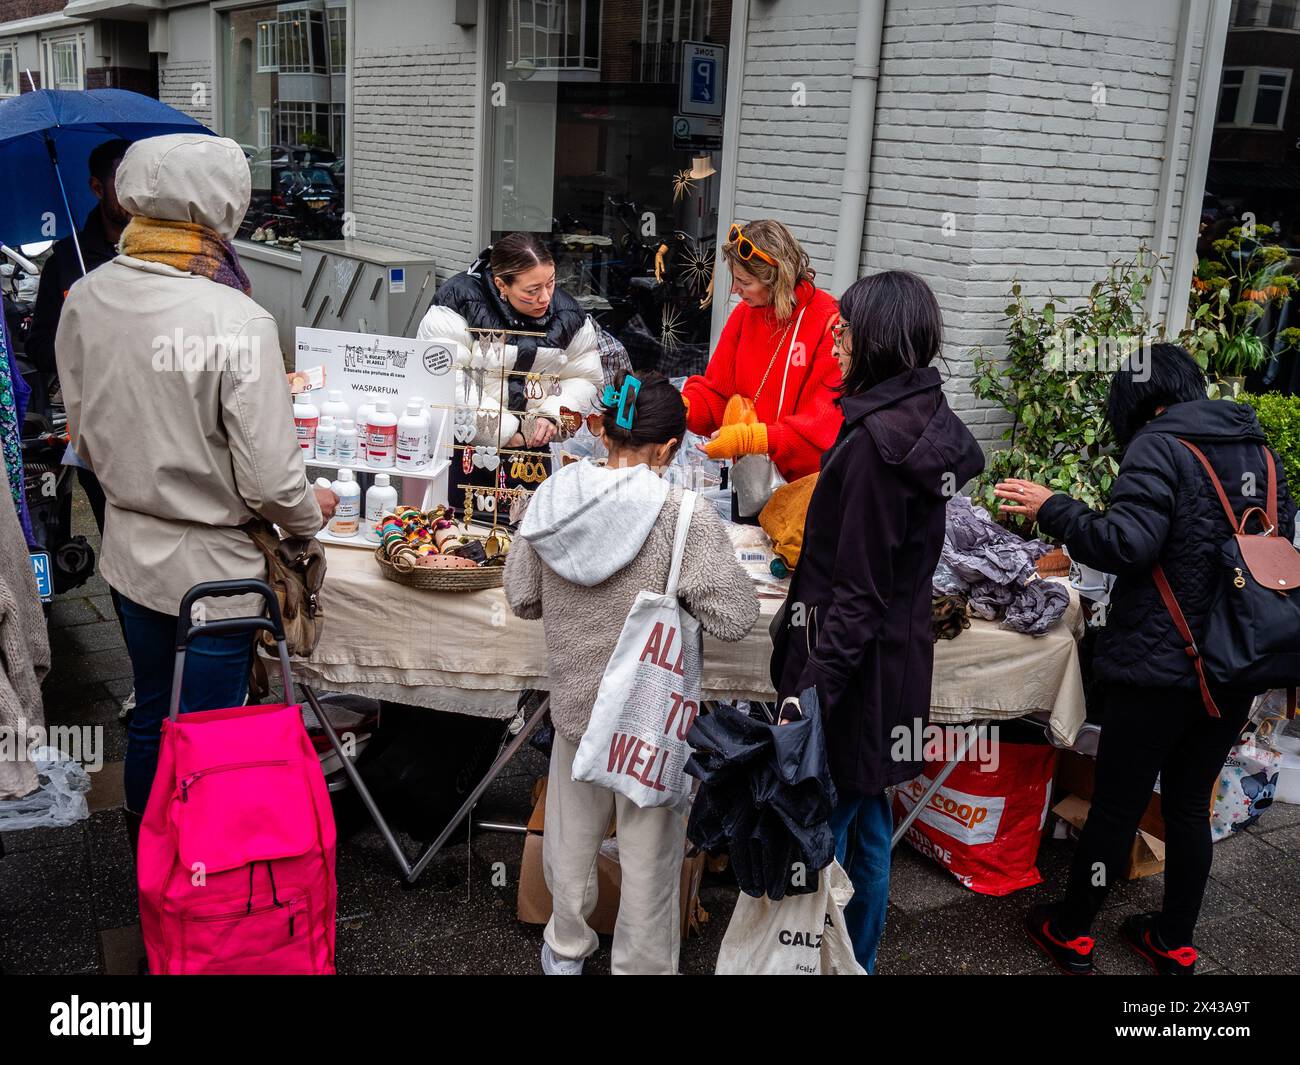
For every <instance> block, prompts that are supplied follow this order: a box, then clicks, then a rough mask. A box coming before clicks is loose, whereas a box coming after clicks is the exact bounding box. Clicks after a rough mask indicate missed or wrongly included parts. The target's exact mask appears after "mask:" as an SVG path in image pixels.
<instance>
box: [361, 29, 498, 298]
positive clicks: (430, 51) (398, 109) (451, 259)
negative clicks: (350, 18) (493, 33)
mask: <svg viewBox="0 0 1300 1065" xmlns="http://www.w3.org/2000/svg"><path fill="white" fill-rule="evenodd" d="M358 51H359V54H358V55H357V57H356V61H355V64H354V75H353V79H354V80H353V85H354V89H353V100H352V107H353V133H352V149H351V152H350V153H349V158H348V180H349V181H350V182H351V183H352V187H353V190H354V191H353V201H352V210H353V211H354V212H355V215H356V226H357V231H356V235H357V237H358V238H359V239H361V240H368V241H375V242H376V243H380V244H385V245H391V246H396V247H400V248H409V249H410V250H412V251H417V252H420V253H422V254H426V255H432V256H433V258H434V261H435V263H436V265H437V273H438V277H437V279H438V281H439V282H442V281H443V280H445V279H446V278H447V277H449V276H451V274H453V273H455V272H457V271H458V270H463V269H464V268H465V267H466V266H468V265H469V263H470V261H471V260H472V258H473V256H474V254H475V252H477V251H478V250H479V249H478V248H477V247H476V246H475V244H476V241H475V236H474V234H475V219H474V214H473V204H474V184H475V182H476V180H477V175H476V174H475V172H474V123H475V84H476V81H475V77H476V72H477V56H476V54H475V53H474V52H473V51H472V50H470V51H467V50H465V49H464V47H463V46H458V45H455V44H445V45H437V46H434V47H424V48H409V49H391V48H390V49H386V50H384V51H383V52H382V53H379V52H375V51H364V50H360V49H359V50H358Z"/></svg>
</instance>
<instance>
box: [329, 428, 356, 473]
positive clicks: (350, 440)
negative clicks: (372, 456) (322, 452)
mask: <svg viewBox="0 0 1300 1065" xmlns="http://www.w3.org/2000/svg"><path fill="white" fill-rule="evenodd" d="M357 444H358V441H357V427H356V423H355V422H353V421H352V419H351V418H344V419H343V421H342V422H341V423H340V425H339V428H338V432H337V433H335V435H334V461H335V462H337V463H338V464H339V465H340V466H356V465H357V464H358V463H357Z"/></svg>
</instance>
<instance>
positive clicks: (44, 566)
mask: <svg viewBox="0 0 1300 1065" xmlns="http://www.w3.org/2000/svg"><path fill="white" fill-rule="evenodd" d="M28 558H30V559H31V560H32V573H33V574H34V575H35V577H36V591H37V593H38V594H39V595H40V597H41V601H42V602H48V601H49V600H50V598H51V597H52V596H53V595H54V571H53V569H51V567H50V553H49V552H48V551H33V552H32V553H31V554H30V555H29V556H28Z"/></svg>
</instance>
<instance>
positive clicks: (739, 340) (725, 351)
mask: <svg viewBox="0 0 1300 1065" xmlns="http://www.w3.org/2000/svg"><path fill="white" fill-rule="evenodd" d="M804 308H806V310H804V316H803V321H802V323H800V325H799V332H798V334H797V336H795V337H794V342H795V346H794V354H793V356H792V357H791V360H790V375H789V378H788V380H787V381H786V386H785V402H784V403H783V404H782V406H781V410H780V411H779V412H778V411H777V409H776V407H777V401H778V400H779V398H780V396H781V376H782V374H783V372H784V370H785V358H786V353H787V351H789V349H790V340H791V337H790V334H789V333H787V334H786V336H785V340H784V343H783V344H782V345H781V351H780V352H779V353H778V354H777V357H776V360H775V362H772V353H773V352H774V351H775V350H776V346H777V343H778V341H779V340H780V339H781V331H782V328H783V327H785V326H786V325H787V324H788V325H789V326H790V327H791V329H793V324H794V322H795V320H796V319H797V318H798V316H799V311H800V310H802V309H804ZM838 314H839V311H838V309H837V307H836V304H835V299H834V297H832V296H831V295H830V294H829V293H826V292H823V291H821V290H820V289H818V288H815V287H814V286H813V285H812V284H811V283H810V282H808V281H800V282H799V285H798V287H797V288H796V289H795V309H794V312H793V314H791V316H790V319H789V321H788V322H780V323H779V322H777V320H776V315H775V314H774V313H773V311H772V308H771V307H770V306H769V307H760V308H752V307H750V306H749V305H747V304H744V303H742V304H740V305H739V306H738V307H737V308H736V309H735V310H734V311H732V312H731V317H730V318H728V319H727V324H726V327H725V328H724V329H723V330H722V336H721V337H720V338H719V340H718V347H717V349H716V350H715V351H714V352H713V357H712V358H711V359H710V360H709V365H708V367H707V368H706V369H705V371H704V374H703V375H702V376H695V377H692V378H690V379H689V380H688V381H687V382H686V384H685V386H684V387H683V388H682V395H683V396H685V397H686V399H687V400H688V401H689V402H690V405H691V406H690V411H689V413H688V415H687V419H686V425H687V428H689V429H690V430H691V432H693V433H699V434H700V435H701V436H708V435H709V434H710V433H712V432H714V431H715V430H716V429H718V428H719V427H720V426H721V425H722V416H723V411H724V410H725V408H726V406H727V400H729V399H730V398H731V397H732V396H733V395H742V396H746V397H748V398H750V399H752V398H754V393H755V392H757V391H758V387H759V384H760V383H761V382H762V380H763V374H764V372H765V371H766V370H767V367H768V364H769V362H771V363H772V371H771V373H769V374H768V376H767V384H766V385H764V386H763V392H762V395H760V396H759V397H758V403H757V410H758V419H759V421H761V422H764V423H766V425H767V450H768V454H769V455H771V457H772V461H773V462H775V463H776V468H777V469H778V470H780V471H781V476H783V477H784V478H785V479H786V480H787V481H793V480H796V479H797V478H799V477H803V476H806V475H807V474H810V473H816V472H817V470H818V469H819V468H820V465H821V457H822V453H823V452H824V451H826V449H827V448H829V447H830V446H831V444H833V443H834V442H835V437H836V434H837V433H839V431H840V423H841V422H842V421H843V420H844V419H843V415H842V414H841V413H840V409H839V407H838V406H837V405H836V403H835V399H836V394H835V392H834V391H833V389H834V388H835V387H836V386H837V385H838V384H839V383H840V370H839V365H838V364H837V363H836V362H835V356H834V355H833V354H832V348H833V347H834V341H833V339H832V337H831V324H832V323H833V322H834V321H835V319H836V317H837V316H838Z"/></svg>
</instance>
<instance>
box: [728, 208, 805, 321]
mask: <svg viewBox="0 0 1300 1065" xmlns="http://www.w3.org/2000/svg"><path fill="white" fill-rule="evenodd" d="M741 228H742V230H743V232H744V235H745V236H746V237H748V238H749V240H750V241H751V242H752V243H753V244H754V246H755V247H756V248H758V249H759V250H760V251H765V252H767V254H768V255H770V256H771V257H772V258H773V259H775V260H776V262H777V265H776V266H773V265H772V264H771V263H769V262H767V261H766V260H764V259H760V258H759V257H758V256H757V255H755V256H753V257H751V258H749V259H742V258H741V257H740V255H739V254H738V253H737V252H736V245H735V244H734V243H732V242H731V241H727V242H725V243H724V244H723V245H722V254H723V256H724V257H725V258H726V260H727V263H728V265H729V266H731V268H732V269H733V270H734V269H735V268H736V267H737V266H739V267H740V268H741V269H742V270H744V271H745V272H746V273H750V274H753V275H754V276H755V277H756V278H758V280H759V281H761V282H762V283H763V284H764V285H766V286H767V287H768V288H769V289H770V290H771V292H772V309H773V310H774V311H775V312H776V316H777V318H778V319H780V320H785V319H786V318H789V317H790V315H791V314H793V313H794V304H795V296H794V290H795V287H796V286H797V285H798V284H799V282H800V281H812V279H813V278H814V277H816V276H817V271H816V270H814V269H813V268H812V261H811V260H810V259H809V258H808V253H807V252H806V251H804V250H803V246H802V245H801V244H800V243H799V241H798V240H796V239H795V235H794V234H793V233H791V232H790V231H789V230H788V229H786V227H785V226H783V225H782V224H781V223H780V222H776V221H773V220H772V219H770V218H760V219H759V220H758V221H756V222H749V223H747V224H746V225H744V226H742V227H741Z"/></svg>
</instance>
